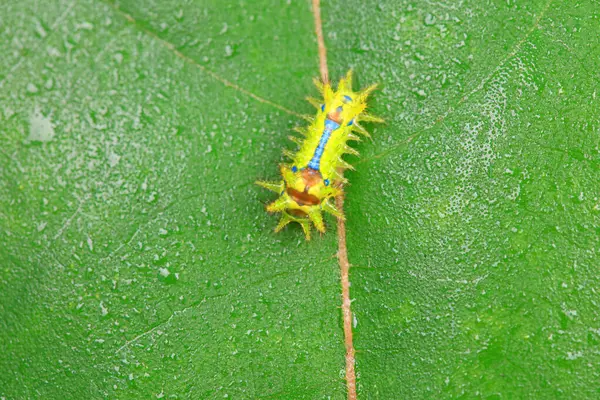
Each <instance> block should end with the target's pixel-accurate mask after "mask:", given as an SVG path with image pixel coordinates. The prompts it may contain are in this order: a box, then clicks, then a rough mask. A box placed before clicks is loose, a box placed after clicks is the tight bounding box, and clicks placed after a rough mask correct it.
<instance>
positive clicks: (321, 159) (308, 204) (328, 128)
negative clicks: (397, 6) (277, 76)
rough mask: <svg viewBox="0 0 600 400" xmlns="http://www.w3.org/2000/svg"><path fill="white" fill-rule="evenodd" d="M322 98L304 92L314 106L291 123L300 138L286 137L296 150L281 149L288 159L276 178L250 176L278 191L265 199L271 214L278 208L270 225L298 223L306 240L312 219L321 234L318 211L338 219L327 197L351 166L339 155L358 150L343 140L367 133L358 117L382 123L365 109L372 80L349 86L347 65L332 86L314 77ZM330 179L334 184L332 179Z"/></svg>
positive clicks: (336, 192) (334, 192)
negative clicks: (299, 123)
mask: <svg viewBox="0 0 600 400" xmlns="http://www.w3.org/2000/svg"><path fill="white" fill-rule="evenodd" d="M314 83H315V86H316V87H317V89H318V90H319V92H320V94H321V96H322V97H323V100H322V101H321V100H318V99H315V98H312V97H308V98H307V100H308V101H309V102H310V103H311V104H312V105H314V106H315V107H316V108H317V114H316V116H315V117H306V119H307V120H309V121H310V122H311V123H310V125H309V126H308V127H303V128H302V127H300V128H295V130H296V131H297V132H298V133H300V134H301V135H302V137H301V138H300V137H297V136H290V139H291V140H292V141H294V142H295V143H297V144H298V151H297V152H296V153H293V152H291V151H289V150H284V152H283V153H284V155H285V156H287V157H288V158H289V159H290V160H291V163H286V164H281V165H280V166H279V170H280V172H281V178H282V179H281V181H279V182H268V181H256V182H255V183H256V184H257V185H259V186H262V187H263V188H265V189H268V190H271V191H273V192H276V193H278V194H279V198H278V199H277V200H275V201H274V202H272V203H270V204H268V205H267V206H266V209H267V211H268V212H271V213H281V214H282V216H281V219H280V220H279V223H278V224H277V226H276V228H275V232H279V231H281V230H282V229H283V227H285V226H286V225H287V224H289V223H290V222H298V223H299V224H300V226H301V227H302V230H303V231H304V235H305V236H306V240H310V231H311V225H310V223H311V222H312V223H313V224H314V226H315V228H316V229H317V231H319V232H321V233H325V223H324V221H323V214H322V212H327V213H329V214H331V215H333V216H335V217H338V218H344V216H343V215H342V212H340V210H338V209H337V208H336V207H335V205H334V204H332V203H331V199H332V198H335V197H336V196H338V195H339V194H341V191H342V189H341V185H343V184H344V183H347V180H346V179H345V178H344V177H343V171H344V170H346V169H354V168H353V167H352V166H351V165H350V164H348V163H347V162H346V161H344V160H343V159H342V156H343V155H344V154H352V155H358V151H356V150H355V149H353V148H352V147H350V146H349V145H348V142H349V141H360V137H359V136H357V135H355V134H354V133H358V134H359V135H362V136H365V137H368V138H370V135H369V133H368V132H367V131H366V130H365V128H363V127H362V125H360V122H362V121H365V122H383V120H382V119H381V118H379V117H376V116H373V115H371V114H368V113H366V112H365V110H366V108H367V97H368V96H369V94H370V93H371V92H372V91H373V90H375V88H376V87H377V85H376V84H375V85H371V86H369V87H367V88H366V89H364V90H362V91H359V92H353V91H352V70H350V71H348V73H347V74H346V76H345V77H344V78H342V79H340V81H339V83H338V86H337V90H334V89H333V88H332V86H331V85H330V84H329V83H328V82H321V81H320V80H319V79H316V78H315V79H314ZM334 183H335V184H334Z"/></svg>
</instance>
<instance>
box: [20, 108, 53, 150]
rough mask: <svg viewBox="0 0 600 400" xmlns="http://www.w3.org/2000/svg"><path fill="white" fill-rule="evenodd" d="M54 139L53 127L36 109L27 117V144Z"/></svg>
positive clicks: (48, 119) (47, 118)
mask: <svg viewBox="0 0 600 400" xmlns="http://www.w3.org/2000/svg"><path fill="white" fill-rule="evenodd" d="M52 138H54V127H53V126H52V122H51V120H50V118H49V117H46V116H44V115H43V114H42V113H41V111H40V110H39V108H36V109H35V111H34V112H33V113H31V115H30V116H29V136H28V137H27V141H29V142H49V141H51V140H52Z"/></svg>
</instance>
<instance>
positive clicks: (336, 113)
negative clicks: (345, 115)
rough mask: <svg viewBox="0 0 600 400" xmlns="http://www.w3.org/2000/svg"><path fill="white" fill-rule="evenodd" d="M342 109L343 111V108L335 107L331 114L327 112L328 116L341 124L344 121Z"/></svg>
mask: <svg viewBox="0 0 600 400" xmlns="http://www.w3.org/2000/svg"><path fill="white" fill-rule="evenodd" d="M342 111H343V108H342V107H338V108H336V109H335V111H332V112H330V113H329V114H327V118H329V119H330V120H332V121H333V122H335V123H336V124H341V123H342Z"/></svg>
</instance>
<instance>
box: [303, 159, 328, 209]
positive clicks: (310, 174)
mask: <svg viewBox="0 0 600 400" xmlns="http://www.w3.org/2000/svg"><path fill="white" fill-rule="evenodd" d="M300 174H301V176H302V180H303V181H304V184H305V185H306V187H305V188H304V191H305V192H307V191H308V189H310V187H311V186H316V185H318V184H319V183H321V181H322V180H323V177H322V176H321V173H320V172H319V171H317V170H316V169H312V168H310V167H309V168H305V169H303V170H302V171H300ZM317 204H318V203H317Z"/></svg>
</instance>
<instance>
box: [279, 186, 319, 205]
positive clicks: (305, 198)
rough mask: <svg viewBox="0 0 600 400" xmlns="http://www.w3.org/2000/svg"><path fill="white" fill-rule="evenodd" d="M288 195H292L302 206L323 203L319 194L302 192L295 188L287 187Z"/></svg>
mask: <svg viewBox="0 0 600 400" xmlns="http://www.w3.org/2000/svg"><path fill="white" fill-rule="evenodd" d="M286 191H287V194H288V196H290V197H291V198H292V199H293V200H294V201H295V202H296V203H298V205H301V206H315V205H317V204H321V200H319V198H318V197H317V196H313V195H312V194H308V193H306V192H300V191H298V190H296V189H294V188H291V187H289V188H287V189H286Z"/></svg>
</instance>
